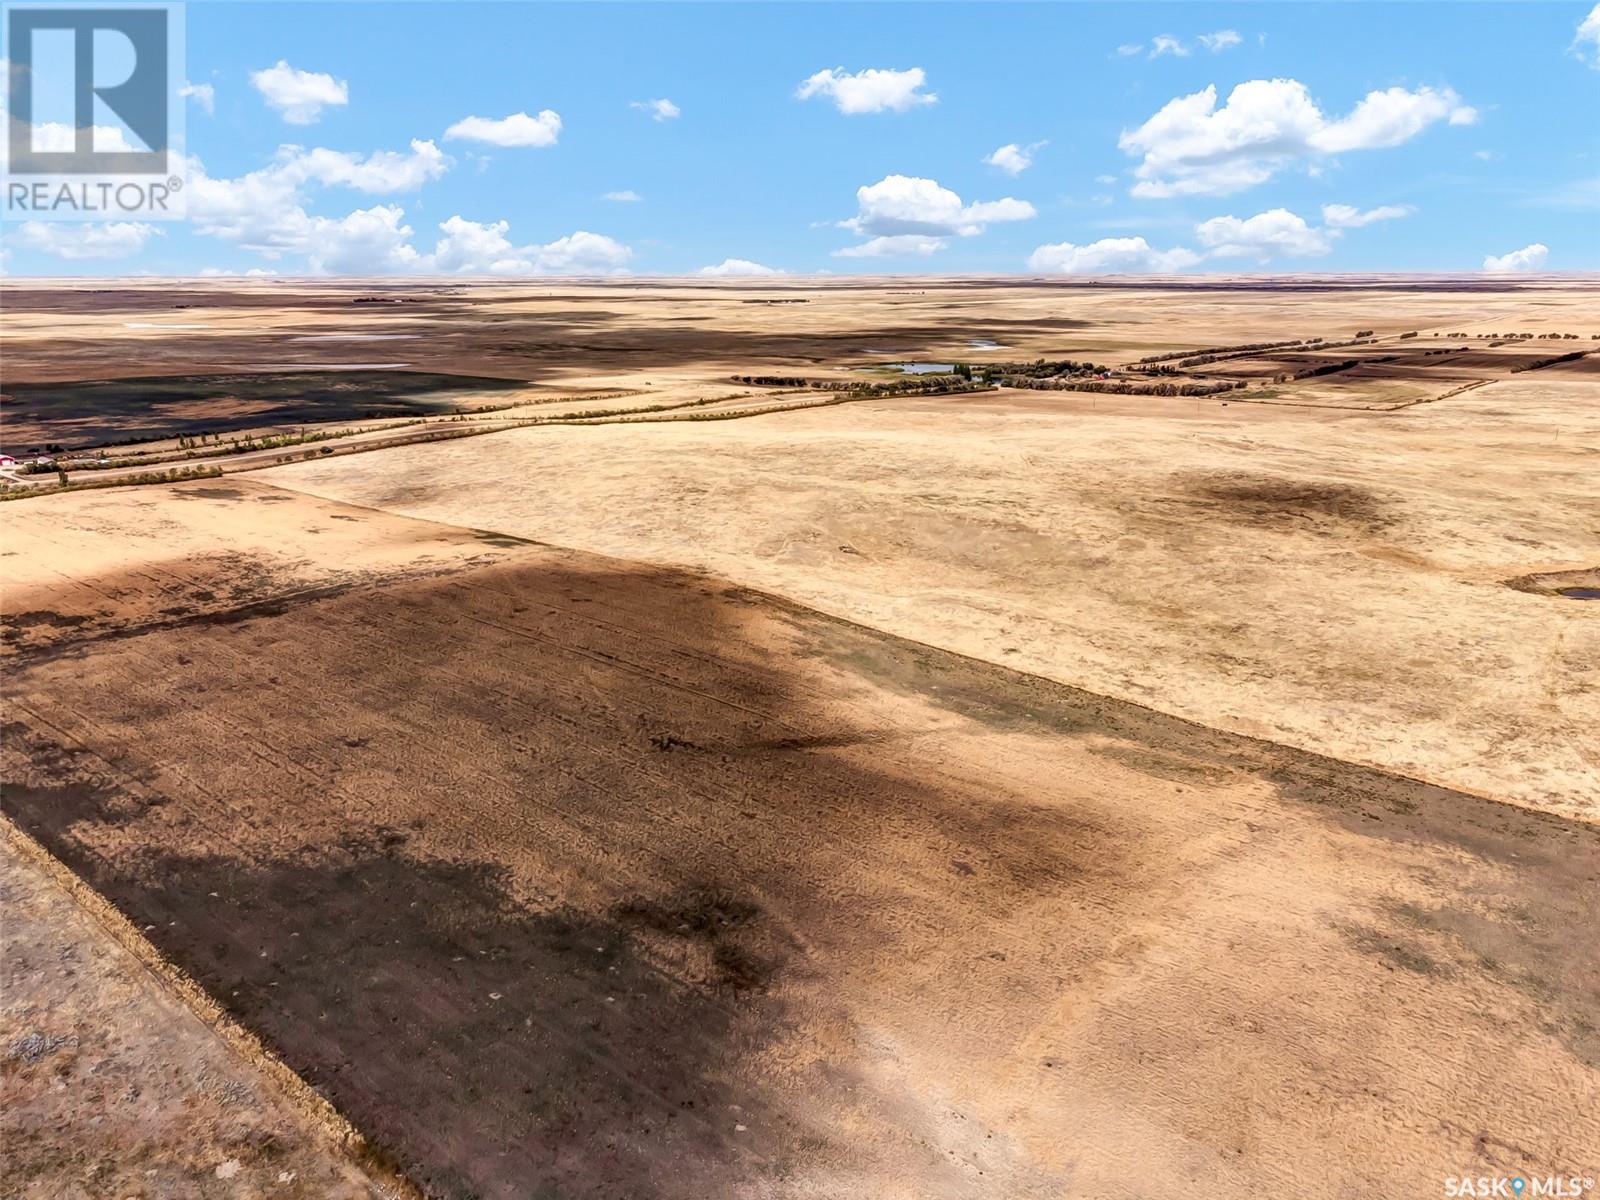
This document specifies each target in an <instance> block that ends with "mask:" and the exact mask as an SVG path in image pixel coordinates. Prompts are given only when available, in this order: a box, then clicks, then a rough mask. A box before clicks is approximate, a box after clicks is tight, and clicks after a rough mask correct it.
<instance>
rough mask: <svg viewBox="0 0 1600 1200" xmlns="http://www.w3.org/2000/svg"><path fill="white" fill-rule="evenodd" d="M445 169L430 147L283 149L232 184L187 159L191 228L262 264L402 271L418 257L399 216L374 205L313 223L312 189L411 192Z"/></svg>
mask: <svg viewBox="0 0 1600 1200" xmlns="http://www.w3.org/2000/svg"><path fill="white" fill-rule="evenodd" d="M449 165H450V159H449V158H448V157H447V156H446V155H444V154H443V153H441V152H440V150H439V149H438V147H437V146H435V145H434V144H433V143H432V142H429V141H413V142H412V143H411V152H410V153H409V154H406V153H399V152H395V151H379V152H376V153H373V154H369V155H358V154H350V153H347V152H345V151H339V150H328V149H324V148H320V147H319V148H316V149H312V150H306V149H304V148H302V147H299V146H282V147H279V150H278V153H277V156H276V158H275V159H274V161H273V162H272V163H271V164H270V165H268V166H266V167H262V168H261V169H260V170H256V171H251V172H248V173H247V174H244V175H241V176H238V177H237V178H234V179H213V178H212V177H211V176H210V175H208V174H207V173H206V170H205V166H204V164H203V163H201V162H200V161H199V160H198V159H194V158H191V159H190V160H189V165H188V186H187V193H188V215H189V222H190V224H191V226H192V227H193V228H194V230H195V232H197V233H199V234H200V235H202V236H204V237H214V238H217V239H219V240H221V241H225V242H229V243H232V244H234V245H237V246H240V247H242V248H244V249H247V250H251V251H254V252H255V253H258V254H261V255H262V256H264V257H265V258H267V259H268V260H276V259H279V258H282V257H284V256H285V255H295V256H302V257H304V258H305V259H306V260H307V263H308V264H309V266H310V267H311V269H313V270H324V269H326V270H342V269H350V270H356V271H382V270H398V269H404V268H406V267H407V266H408V265H411V264H414V263H415V261H416V259H417V258H418V257H419V256H418V255H417V253H416V252H415V251H414V250H411V249H410V246H409V241H408V239H409V237H410V234H411V230H410V229H409V228H405V227H404V226H403V222H402V218H403V217H404V210H402V209H401V208H399V207H397V206H380V207H378V208H371V209H364V210H360V211H357V212H353V213H350V214H348V215H347V216H344V217H313V216H311V215H310V214H309V213H308V212H307V211H306V205H307V203H308V202H309V200H308V194H309V192H310V190H311V189H312V188H313V187H343V188H350V189H352V190H355V191H360V192H366V193H368V194H392V193H395V192H404V191H413V190H415V189H417V188H419V187H421V186H422V185H423V184H424V183H427V182H428V181H430V180H433V179H437V178H438V177H439V176H440V175H442V174H443V173H444V172H445V171H446V170H447V169H448V168H449ZM344 264H353V265H349V266H348V267H347V266H346V265H344Z"/></svg>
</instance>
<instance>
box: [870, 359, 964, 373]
mask: <svg viewBox="0 0 1600 1200" xmlns="http://www.w3.org/2000/svg"><path fill="white" fill-rule="evenodd" d="M883 365H884V366H886V367H893V368H894V369H895V370H896V371H899V372H900V374H902V375H948V374H950V372H951V371H954V370H955V369H956V365H955V363H947V362H942V363H941V362H897V363H884V364H883Z"/></svg>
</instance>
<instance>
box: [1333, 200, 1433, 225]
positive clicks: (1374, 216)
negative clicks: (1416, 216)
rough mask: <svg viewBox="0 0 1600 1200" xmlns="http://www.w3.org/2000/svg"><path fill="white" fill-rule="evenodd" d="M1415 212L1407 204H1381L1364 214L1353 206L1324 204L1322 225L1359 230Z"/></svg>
mask: <svg viewBox="0 0 1600 1200" xmlns="http://www.w3.org/2000/svg"><path fill="white" fill-rule="evenodd" d="M1415 211H1416V209H1414V208H1412V207H1411V205H1409V204H1383V205H1380V206H1379V207H1377V208H1369V209H1367V210H1366V211H1365V212H1362V211H1361V210H1360V209H1359V208H1356V207H1355V206H1354V205H1353V204H1324V205H1323V206H1322V223H1323V224H1324V225H1326V226H1327V227H1328V228H1329V229H1359V228H1361V226H1363V225H1371V224H1372V223H1373V222H1375V221H1393V220H1395V219H1396V218H1398V217H1409V216H1410V215H1411V214H1412V213H1414V212H1415Z"/></svg>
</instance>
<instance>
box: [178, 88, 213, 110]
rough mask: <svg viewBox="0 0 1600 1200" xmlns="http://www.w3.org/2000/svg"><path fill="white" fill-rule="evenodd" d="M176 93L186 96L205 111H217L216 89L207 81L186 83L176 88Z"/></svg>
mask: <svg viewBox="0 0 1600 1200" xmlns="http://www.w3.org/2000/svg"><path fill="white" fill-rule="evenodd" d="M178 95H180V96H187V97H188V98H189V99H191V100H193V101H194V102H195V103H196V104H198V105H199V106H200V107H201V108H203V109H205V111H206V112H207V113H214V112H216V111H217V89H216V88H214V87H212V86H211V85H210V84H209V83H188V82H185V83H184V85H183V86H182V87H181V88H179V89H178Z"/></svg>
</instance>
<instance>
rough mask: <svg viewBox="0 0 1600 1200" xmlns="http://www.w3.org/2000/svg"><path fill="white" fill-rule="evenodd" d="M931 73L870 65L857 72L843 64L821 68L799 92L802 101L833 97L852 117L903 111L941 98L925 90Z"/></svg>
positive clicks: (836, 104) (834, 101) (840, 107)
mask: <svg viewBox="0 0 1600 1200" xmlns="http://www.w3.org/2000/svg"><path fill="white" fill-rule="evenodd" d="M926 81H927V76H926V75H925V74H924V73H923V70H922V68H921V67H912V68H911V69H910V70H908V71H894V70H885V69H881V68H878V67H869V68H868V69H866V70H865V71H858V72H856V73H855V74H854V75H852V74H851V73H850V72H848V71H846V70H844V68H842V67H830V68H828V69H827V70H825V71H818V72H817V73H816V74H815V75H813V76H811V77H810V78H809V79H806V80H805V81H804V82H802V83H801V84H800V87H799V90H798V91H796V92H795V95H796V96H798V97H799V98H800V99H801V100H809V99H811V98H812V97H813V96H825V97H827V98H829V99H831V100H832V101H833V103H834V105H835V106H836V107H837V108H838V109H839V111H840V112H842V113H845V114H846V115H849V116H856V115H858V114H861V113H880V112H897V113H903V112H906V111H907V110H908V109H912V108H915V107H917V106H918V105H920V104H935V103H937V102H938V99H939V97H938V96H937V95H936V94H935V93H933V92H925V91H923V90H922V86H923V84H924V83H925V82H926Z"/></svg>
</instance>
